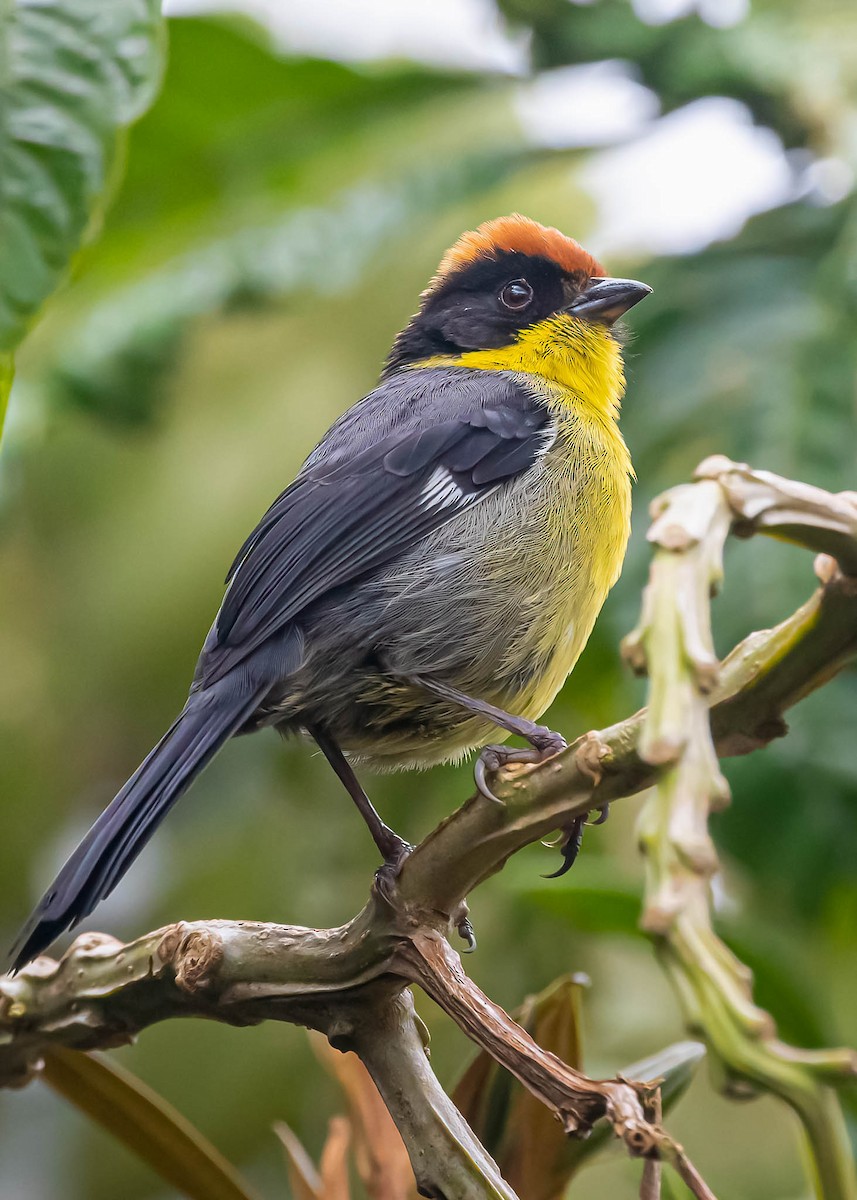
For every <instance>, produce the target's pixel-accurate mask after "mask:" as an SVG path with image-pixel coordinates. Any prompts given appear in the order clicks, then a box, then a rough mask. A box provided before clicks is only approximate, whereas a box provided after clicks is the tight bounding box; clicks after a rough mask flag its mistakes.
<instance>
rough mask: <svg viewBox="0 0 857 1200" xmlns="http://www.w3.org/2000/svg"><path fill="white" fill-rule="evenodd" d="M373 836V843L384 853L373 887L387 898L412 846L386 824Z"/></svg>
mask: <svg viewBox="0 0 857 1200" xmlns="http://www.w3.org/2000/svg"><path fill="white" fill-rule="evenodd" d="M374 836H375V844H376V845H377V847H378V849H379V850H380V851H381V853H382V854H383V855H384V862H383V863H382V865H381V866H380V867H379V868H378V870H377V871H376V872H375V887H376V889H377V891H378V892H379V893H380V895H382V896H383V897H384V899H386V900H389V899H390V897H391V894H392V892H393V889H394V887H395V884H396V880H397V879H398V876H399V872H400V871H401V869H402V866H403V864H404V862H405V859H406V858H408V857H409V855H410V854H411V853H412V851H413V849H414V848H413V846H412V845H411V844H410V842H406V841H405V839H404V838H401V837H399V835H398V834H397V833H395V832H394V831H393V830H392V829H390V827H389V826H388V825H382V826H381V828H380V830H378V831H376V832H375V834H374Z"/></svg>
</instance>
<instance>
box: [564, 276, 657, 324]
mask: <svg viewBox="0 0 857 1200" xmlns="http://www.w3.org/2000/svg"><path fill="white" fill-rule="evenodd" d="M651 293H652V289H651V288H650V287H649V285H648V284H647V283H638V282H637V280H636V279H593V280H592V282H591V283H590V284H589V286H588V287H587V288H586V291H584V292H581V294H580V295H579V296H578V297H577V299H576V300H575V301H574V303H573V304H569V306H568V308H567V309H566V310H565V311H566V312H568V313H571V314H572V315H573V316H575V317H585V318H586V320H587V321H600V322H601V323H602V324H603V325H612V324H613V322H614V321H616V320H618V319H619V317H621V316H622V314H623V313H626V312H627V311H628V309H629V308H633V307H634V305H635V304H639V303H640V301H641V300H643V299H644V298H645V297H646V296H650V295H651Z"/></svg>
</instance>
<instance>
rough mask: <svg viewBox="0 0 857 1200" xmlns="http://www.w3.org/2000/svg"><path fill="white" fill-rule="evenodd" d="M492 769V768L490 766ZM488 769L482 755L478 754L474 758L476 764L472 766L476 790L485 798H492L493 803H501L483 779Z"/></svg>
mask: <svg viewBox="0 0 857 1200" xmlns="http://www.w3.org/2000/svg"><path fill="white" fill-rule="evenodd" d="M492 769H493V768H492ZM487 770H488V765H487V763H486V762H485V759H484V757H483V756H482V755H481V754H480V755H479V757H478V758H477V760H476V766H475V767H474V768H473V779H474V782H475V783H476V790H477V791H478V792H479V793H480V794H481V795H483V796H484V797H485V799H486V800H493V801H494V803H495V804H502V803H503V801H502V800H501V799H500V797H499V796H495V795H494V793H493V792H492V791H491V789H490V787H489V786H488V783H487V781H486V779H485V773H486V771H487Z"/></svg>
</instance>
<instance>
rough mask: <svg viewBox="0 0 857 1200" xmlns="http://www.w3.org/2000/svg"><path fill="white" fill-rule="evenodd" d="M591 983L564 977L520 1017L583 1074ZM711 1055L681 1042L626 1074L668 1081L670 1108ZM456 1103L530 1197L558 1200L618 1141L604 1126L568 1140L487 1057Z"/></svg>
mask: <svg viewBox="0 0 857 1200" xmlns="http://www.w3.org/2000/svg"><path fill="white" fill-rule="evenodd" d="M587 983H588V980H586V978H585V976H564V977H563V978H561V979H558V980H557V981H556V982H555V983H553V984H551V986H550V987H548V988H546V989H545V991H544V992H541V993H540V994H539V995H538V996H532V997H529V998H528V999H527V1000H526V1001H525V1003H524V1004H523V1005H522V1007H521V1009H520V1011H519V1012H518V1013H517V1014H516V1017H517V1019H518V1021H519V1022H520V1024H521V1025H523V1026H524V1028H525V1029H526V1030H527V1032H528V1033H530V1034H531V1035H532V1036H533V1037H534V1038H535V1040H536V1041H537V1042H538V1043H539V1045H540V1046H541V1047H542V1048H543V1049H545V1050H550V1051H552V1052H553V1053H554V1054H556V1055H557V1056H558V1057H559V1058H561V1059H562V1060H563V1061H564V1062H567V1063H568V1064H569V1066H573V1067H576V1068H578V1069H580V1068H582V1066H583V1062H582V1059H583V1053H582V1045H581V1000H582V995H583V988H584V987H585V986H586V984H587ZM704 1053H705V1050H704V1047H703V1046H701V1045H700V1044H699V1043H698V1042H680V1043H678V1044H676V1045H674V1046H669V1047H668V1048H667V1049H666V1050H663V1051H661V1052H660V1053H659V1054H656V1055H654V1056H652V1057H651V1058H648V1059H646V1060H644V1061H643V1062H639V1063H634V1064H633V1065H632V1066H629V1067H626V1068H625V1069H624V1070H623V1071H621V1072H620V1074H621V1075H622V1076H623V1077H624V1078H628V1079H641V1080H644V1081H653V1080H655V1079H659V1078H660V1079H662V1081H663V1082H662V1084H661V1095H662V1101H663V1106H664V1110H667V1109H669V1108H670V1107H671V1105H673V1104H674V1103H675V1102H676V1100H677V1099H678V1098H679V1096H680V1095H681V1094H682V1093H683V1092H684V1091H685V1089H686V1088H687V1086H688V1084H689V1083H690V1081H691V1079H692V1078H693V1075H694V1072H695V1070H696V1067H697V1065H698V1063H699V1060H700V1058H701V1057H702V1055H703V1054H704ZM453 1100H454V1101H455V1103H456V1105H457V1106H458V1108H459V1110H460V1112H461V1113H462V1115H463V1116H464V1117H465V1118H466V1119H467V1121H468V1122H469V1123H470V1125H471V1128H472V1129H473V1131H474V1133H475V1134H476V1135H477V1137H479V1138H480V1140H481V1141H482V1143H483V1145H484V1146H485V1147H486V1149H487V1150H488V1151H489V1153H491V1154H492V1155H493V1156H494V1158H495V1159H496V1160H497V1164H498V1166H499V1167H500V1170H501V1171H502V1173H503V1177H504V1179H507V1180H508V1182H509V1183H510V1184H511V1186H512V1187H513V1188H514V1189H515V1191H516V1192H517V1193H518V1194H519V1195H520V1196H525V1197H526V1200H559V1198H560V1197H562V1196H563V1195H564V1194H565V1191H566V1188H567V1187H568V1183H569V1181H570V1180H571V1178H572V1176H573V1175H574V1174H575V1173H576V1172H577V1171H578V1170H580V1168H581V1167H582V1166H583V1165H584V1163H585V1162H587V1161H589V1159H590V1158H591V1157H592V1156H593V1154H594V1153H595V1152H596V1151H597V1150H599V1149H601V1148H603V1147H604V1145H605V1143H606V1142H608V1140H609V1139H610V1137H611V1130H610V1127H609V1125H607V1124H606V1123H604V1122H601V1123H600V1124H598V1125H596V1127H595V1129H594V1130H593V1132H592V1134H591V1135H590V1137H589V1138H588V1139H586V1140H585V1141H580V1140H577V1139H574V1138H568V1137H566V1135H565V1134H564V1133H563V1131H562V1128H561V1127H560V1124H559V1122H558V1121H557V1120H556V1119H555V1117H554V1116H553V1114H552V1113H551V1112H550V1110H549V1109H548V1108H546V1107H545V1105H543V1104H542V1103H541V1102H540V1101H538V1100H536V1099H535V1097H534V1096H531V1095H530V1093H529V1092H528V1091H526V1089H524V1088H523V1087H522V1086H521V1085H520V1084H519V1083H518V1082H517V1081H516V1080H515V1079H513V1078H512V1076H511V1075H509V1074H508V1072H506V1071H504V1070H503V1069H502V1068H501V1067H499V1066H498V1065H497V1064H496V1063H495V1062H494V1060H493V1059H492V1058H491V1057H490V1056H489V1055H487V1054H485V1053H484V1052H483V1053H480V1054H478V1055H477V1057H476V1058H475V1059H474V1061H473V1062H472V1063H471V1064H470V1066H469V1067H468V1069H467V1070H466V1071H465V1073H464V1075H463V1076H462V1078H461V1080H460V1082H459V1084H458V1086H457V1087H456V1089H455V1091H454V1092H453Z"/></svg>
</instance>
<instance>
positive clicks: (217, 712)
mask: <svg viewBox="0 0 857 1200" xmlns="http://www.w3.org/2000/svg"><path fill="white" fill-rule="evenodd" d="M260 698H261V696H260V694H259V693H258V692H257V693H252V694H250V695H247V694H246V693H245V694H244V695H240V694H238V695H237V694H236V689H235V687H234V684H232V681H230V680H228V679H224V680H221V681H220V682H219V683H217V684H215V685H214V686H212V687H210V688H207V689H206V690H205V691H202V692H197V693H195V694H194V695H192V696H191V697H190V699H189V700H188V702H187V704H186V705H185V708H184V710H183V712H182V713H181V715H180V716H179V717H178V719H177V720H176V721H175V722H174V723H173V724H172V726H171V727H170V728H169V729H168V730H167V732H166V733H165V734H164V736H163V737H162V738H161V740H160V741H159V742H158V744H157V746H155V748H154V750H152V751H151V753H150V754H149V755H148V756H147V758H146V759H145V760H144V761H143V762H142V763H141V765H140V766H139V767H138V768H137V770H136V771H135V772H134V774H133V775H132V776H131V778H130V779H129V780H128V782H127V783H126V784H125V786H124V787H123V788H122V790H121V792H119V794H118V795H117V796H116V797H115V798H114V799H113V800H112V801H111V802H110V804H108V806H107V808H106V809H105V810H104V812H103V813H102V814H101V816H100V817H99V818H98V820H97V821H96V822H95V824H94V825H93V826H92V828H91V829H90V830H89V832H88V833H87V835H86V837H85V838H84V839H83V841H82V842H81V843H80V845H79V846H78V847H77V849H76V850H75V851H74V853H73V854H72V855H71V857H70V858H69V860H68V861H67V862H66V864H65V866H64V867H63V868H62V870H61V871H60V873H59V875H57V877H56V879H55V880H54V882H53V883H52V884H51V886H50V888H49V889H48V891H47V892H46V893H45V895H44V896H43V897H42V899H41V900H40V902H39V904H38V905H37V907H36V909H35V911H34V912H33V914H32V916H31V917H30V919H29V921H28V922H27V924H26V925H25V926H24V928H23V929H22V930H21V933H20V935H19V936H18V940H17V941H16V943H15V946H14V947H13V950H12V953H13V954H14V956H15V961H14V968H13V969H14V970H16V971H17V970H19V969H20V968H21V967H23V966H24V965H25V964H26V963H28V962H29V961H30V959H32V958H35V957H36V955H37V954H40V953H41V952H42V951H43V950H44V949H46V948H47V947H48V946H49V945H50V944H51V942H52V941H53V940H54V938H55V937H57V936H58V935H59V934H60V933H62V932H63V930H65V929H69V928H70V927H71V926H73V925H76V924H77V923H78V921H80V920H82V919H83V918H84V917H85V916H88V914H89V913H91V912H92V910H93V909H94V908H95V906H96V904H98V902H99V901H100V900H103V899H104V897H105V896H108V895H109V894H110V892H112V890H113V888H114V887H115V886H116V884H117V883H118V882H119V880H120V879H121V878H122V876H123V875H124V874H125V872H126V871H127V870H128V868H129V867H130V866H131V863H132V862H133V861H134V859H135V858H136V857H137V855H138V854H139V853H140V851H141V850H142V849H143V847H144V846H145V844H146V842H147V841H148V840H149V838H150V837H151V836H152V834H153V833H154V832H155V829H156V828H157V827H158V825H159V824H160V823H161V821H162V820H163V819H164V817H165V816H166V815H167V813H168V812H169V810H170V809H171V808H172V806H173V805H174V804H175V802H176V800H178V798H179V796H181V795H182V793H183V792H184V791H185V790H186V789H187V788H188V786H189V785H190V784H191V782H192V781H193V780H194V779H195V778H196V776H197V775H198V774H199V773H200V771H201V770H202V769H203V767H205V766H206V765H207V763H209V762H210V761H211V759H212V758H213V757H214V755H215V754H216V753H217V751H218V750H219V749H220V747H221V746H222V745H223V743H224V742H225V741H226V740H227V739H228V738H229V737H230V736H231V735H232V734H233V733H235V732H236V731H237V730H238V729H240V727H241V726H242V725H243V724H244V722H245V721H246V720H247V719H248V717H249V716H250V715H251V714H252V712H253V711H254V709H255V708H256V707H257V706H258V703H259V700H260Z"/></svg>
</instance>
